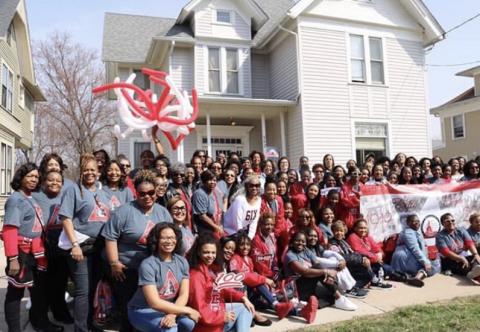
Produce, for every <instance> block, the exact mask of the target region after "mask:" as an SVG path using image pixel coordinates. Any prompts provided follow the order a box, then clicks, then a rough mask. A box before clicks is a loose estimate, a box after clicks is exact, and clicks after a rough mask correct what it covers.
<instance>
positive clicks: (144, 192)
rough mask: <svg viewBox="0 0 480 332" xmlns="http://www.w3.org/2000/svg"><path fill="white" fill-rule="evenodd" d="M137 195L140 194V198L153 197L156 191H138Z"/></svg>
mask: <svg viewBox="0 0 480 332" xmlns="http://www.w3.org/2000/svg"><path fill="white" fill-rule="evenodd" d="M137 193H138V196H140V197H146V196H150V197H153V196H155V190H150V191H138V192H137Z"/></svg>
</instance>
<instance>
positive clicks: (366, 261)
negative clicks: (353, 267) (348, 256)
mask: <svg viewBox="0 0 480 332" xmlns="http://www.w3.org/2000/svg"><path fill="white" fill-rule="evenodd" d="M362 265H363V266H365V267H366V268H369V267H370V260H369V259H368V258H367V257H363V261H362Z"/></svg>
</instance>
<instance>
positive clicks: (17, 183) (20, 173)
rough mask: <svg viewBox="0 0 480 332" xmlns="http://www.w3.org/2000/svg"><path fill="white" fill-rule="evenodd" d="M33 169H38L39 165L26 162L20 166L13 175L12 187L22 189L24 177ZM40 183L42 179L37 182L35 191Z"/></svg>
mask: <svg viewBox="0 0 480 332" xmlns="http://www.w3.org/2000/svg"><path fill="white" fill-rule="evenodd" d="M32 171H38V167H37V165H35V164H34V163H25V164H23V165H22V166H20V167H19V168H18V169H17V171H16V172H15V174H14V175H13V179H12V182H10V186H11V187H12V189H13V190H20V189H21V188H22V180H23V178H24V177H25V176H27V174H28V173H30V172H32ZM39 185H40V181H39V182H38V183H37V186H36V188H35V190H34V191H37V190H38V187H39Z"/></svg>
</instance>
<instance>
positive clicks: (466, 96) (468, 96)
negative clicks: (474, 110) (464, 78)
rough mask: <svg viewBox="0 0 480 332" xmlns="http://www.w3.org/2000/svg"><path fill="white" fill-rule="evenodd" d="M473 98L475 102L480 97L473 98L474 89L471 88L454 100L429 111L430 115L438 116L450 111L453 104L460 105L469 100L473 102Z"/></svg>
mask: <svg viewBox="0 0 480 332" xmlns="http://www.w3.org/2000/svg"><path fill="white" fill-rule="evenodd" d="M474 98H475V100H479V99H480V97H478V96H475V88H474V87H471V88H470V89H468V90H466V91H464V92H462V93H461V94H459V95H458V96H456V97H455V98H453V99H450V100H449V101H447V102H446V103H444V104H442V105H440V106H437V107H434V108H432V109H430V114H433V115H435V116H438V115H439V113H440V112H442V111H445V110H447V109H451V107H455V106H453V105H454V104H456V103H461V102H464V101H469V100H470V99H472V100H473V99H474ZM477 107H478V106H477Z"/></svg>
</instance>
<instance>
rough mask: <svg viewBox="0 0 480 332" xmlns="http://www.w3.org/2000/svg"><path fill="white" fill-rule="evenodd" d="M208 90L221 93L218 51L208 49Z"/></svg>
mask: <svg viewBox="0 0 480 332" xmlns="http://www.w3.org/2000/svg"><path fill="white" fill-rule="evenodd" d="M208 88H209V91H210V92H221V87H220V49H219V48H209V49H208Z"/></svg>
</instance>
